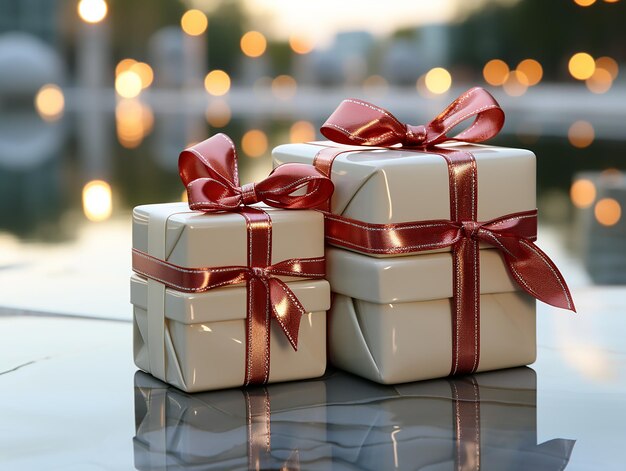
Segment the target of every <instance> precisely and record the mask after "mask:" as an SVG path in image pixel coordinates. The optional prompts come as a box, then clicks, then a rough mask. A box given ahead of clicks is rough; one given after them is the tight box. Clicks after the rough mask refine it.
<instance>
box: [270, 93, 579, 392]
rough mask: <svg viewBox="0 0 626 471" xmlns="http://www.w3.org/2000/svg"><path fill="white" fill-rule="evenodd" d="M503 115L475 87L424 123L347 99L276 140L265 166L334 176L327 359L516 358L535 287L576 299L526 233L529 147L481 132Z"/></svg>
mask: <svg viewBox="0 0 626 471" xmlns="http://www.w3.org/2000/svg"><path fill="white" fill-rule="evenodd" d="M470 118H474V122H473V123H472V124H471V125H470V126H469V128H467V129H466V130H465V131H463V132H462V133H461V134H459V135H457V136H455V137H454V138H453V139H452V138H450V137H448V136H447V134H446V133H448V132H449V131H450V129H452V128H455V127H456V126H458V125H459V124H460V123H461V122H463V121H464V120H466V119H470ZM503 122H504V114H503V112H502V110H501V109H500V107H499V106H498V104H497V103H496V102H495V100H494V99H493V97H491V95H489V94H488V93H487V92H486V91H484V90H482V89H472V90H470V91H468V92H467V93H465V94H464V95H463V96H461V97H459V98H458V99H457V100H455V102H453V103H452V104H451V105H450V106H449V107H448V108H447V109H446V110H444V112H442V113H441V114H440V115H439V116H438V117H437V118H435V120H433V121H432V122H431V123H429V124H428V125H426V126H412V125H405V124H402V123H401V122H400V121H398V120H397V119H396V118H395V117H394V116H393V115H391V113H389V112H388V111H386V110H383V109H382V108H379V107H377V106H375V105H372V104H370V103H366V102H362V101H359V100H352V99H350V100H345V101H344V102H343V103H342V104H341V105H340V106H339V108H338V109H337V110H336V111H335V112H334V113H333V114H332V115H331V117H330V118H329V119H328V120H327V121H326V123H325V124H324V125H323V126H322V133H323V134H324V135H325V136H326V137H328V138H330V139H332V141H321V142H312V143H303V144H288V145H281V146H278V147H277V148H275V149H274V151H273V158H274V164H275V165H280V164H284V163H286V162H299V163H309V164H313V165H315V166H316V167H317V168H318V169H319V170H320V171H322V172H323V173H325V174H326V175H328V176H329V177H330V178H331V179H332V181H333V183H334V185H335V192H334V194H333V197H332V200H331V201H330V204H324V205H321V206H320V207H319V208H318V209H321V210H322V211H324V213H325V228H326V242H327V244H328V245H329V246H331V247H329V248H328V250H327V263H328V280H329V282H330V284H331V289H332V291H333V292H334V293H336V296H334V297H333V305H332V308H331V313H330V320H329V323H330V325H329V346H330V352H329V356H330V359H331V361H332V362H333V363H334V364H336V365H337V366H340V367H341V368H343V369H346V370H348V371H350V372H353V373H355V374H359V375H362V376H365V377H367V378H369V379H372V380H374V381H377V382H380V383H398V382H405V381H415V380H423V379H431V378H437V377H442V376H447V375H449V374H461V373H473V372H476V371H487V370H492V369H498V368H507V367H513V366H522V365H527V364H529V363H532V362H533V361H534V360H535V306H534V298H538V299H541V300H543V301H546V302H548V303H550V304H553V305H556V306H559V307H565V308H568V309H572V310H573V309H574V305H573V302H572V300H571V295H570V293H569V291H568V289H567V286H566V284H565V281H564V280H563V278H562V276H561V275H560V273H559V272H558V270H557V269H556V267H555V266H554V264H553V263H552V262H551V261H550V260H549V258H548V257H547V256H546V255H545V254H544V253H543V252H542V251H541V250H540V249H539V248H538V247H537V246H536V245H535V244H534V241H535V239H536V224H537V213H536V209H535V208H536V201H535V156H534V154H533V153H532V152H531V151H528V150H522V149H512V148H502V147H493V146H486V145H481V144H479V142H482V141H483V140H485V139H488V138H489V137H492V136H494V135H495V134H497V132H498V131H499V130H500V128H501V127H502V124H503ZM450 139H452V142H445V141H448V140H450Z"/></svg>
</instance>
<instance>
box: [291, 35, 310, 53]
mask: <svg viewBox="0 0 626 471" xmlns="http://www.w3.org/2000/svg"><path fill="white" fill-rule="evenodd" d="M314 46H315V44H314V43H313V41H312V40H311V39H309V38H306V37H304V36H299V35H297V34H292V35H291V36H289V47H291V50H292V51H293V52H295V53H296V54H308V53H309V52H311V51H312V50H313V47H314Z"/></svg>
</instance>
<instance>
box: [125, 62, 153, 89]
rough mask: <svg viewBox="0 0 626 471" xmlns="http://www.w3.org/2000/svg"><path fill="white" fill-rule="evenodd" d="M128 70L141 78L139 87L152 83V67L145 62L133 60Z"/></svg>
mask: <svg viewBox="0 0 626 471" xmlns="http://www.w3.org/2000/svg"><path fill="white" fill-rule="evenodd" d="M129 70H130V71H132V72H135V73H136V74H137V75H138V76H139V79H140V80H141V88H148V87H149V86H150V85H152V81H153V80H154V72H153V71H152V67H150V66H149V65H148V64H146V63H145V62H135V63H134V64H132V65H131V66H130V68H129Z"/></svg>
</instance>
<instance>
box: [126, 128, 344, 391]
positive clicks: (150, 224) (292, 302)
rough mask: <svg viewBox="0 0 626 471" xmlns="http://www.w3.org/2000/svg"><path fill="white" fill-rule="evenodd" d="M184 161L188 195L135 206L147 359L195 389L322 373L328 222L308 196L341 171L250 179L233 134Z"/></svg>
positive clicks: (134, 290) (286, 171)
mask: <svg viewBox="0 0 626 471" xmlns="http://www.w3.org/2000/svg"><path fill="white" fill-rule="evenodd" d="M179 170H180V175H181V178H182V180H183V183H184V184H185V185H186V187H187V194H188V199H189V202H188V204H187V203H168V204H153V205H145V206H138V207H136V208H135V209H134V211H133V251H132V252H133V253H132V263H133V271H134V272H135V274H134V275H133V276H132V278H131V302H132V304H133V306H134V316H133V318H134V358H135V364H136V365H137V366H138V367H139V368H140V369H142V370H144V371H146V372H149V373H151V374H152V375H153V376H155V377H157V378H159V379H161V380H163V381H165V382H167V383H170V384H172V385H175V386H176V387H178V388H180V389H182V390H184V391H188V392H195V391H203V390H211V389H220V388H228V387H234V386H242V385H245V386H247V385H250V384H265V383H269V382H277V381H288V380H297V379H304V378H312V377H318V376H320V375H322V374H323V373H324V371H325V369H326V336H325V332H326V310H327V309H328V307H329V303H330V289H329V285H328V282H327V281H325V280H324V276H325V260H324V222H323V216H322V214H320V213H319V212H317V211H312V210H307V209H305V208H307V207H310V206H315V205H317V204H319V203H320V202H322V201H324V200H325V199H327V198H328V196H330V193H331V192H332V183H331V182H330V180H328V179H327V178H326V177H324V176H322V175H321V174H320V173H319V172H318V171H317V170H315V169H314V168H313V167H311V166H306V165H298V164H291V165H288V166H283V167H282V168H280V169H278V170H275V171H274V172H272V174H271V175H270V176H269V177H268V178H266V179H265V180H263V181H261V182H259V183H251V184H246V185H243V186H239V180H238V172H237V161H236V154H235V147H234V145H233V143H232V141H231V140H230V139H229V138H228V137H227V136H225V135H223V134H218V135H215V136H213V137H212V138H210V139H207V140H206V141H203V142H201V143H199V144H196V145H194V146H192V147H190V148H189V149H186V150H185V151H183V153H181V155H180V158H179ZM261 203H267V204H269V205H271V206H267V205H264V204H261ZM283 208H287V209H283ZM291 208H293V209H300V210H299V211H291V210H288V209H291Z"/></svg>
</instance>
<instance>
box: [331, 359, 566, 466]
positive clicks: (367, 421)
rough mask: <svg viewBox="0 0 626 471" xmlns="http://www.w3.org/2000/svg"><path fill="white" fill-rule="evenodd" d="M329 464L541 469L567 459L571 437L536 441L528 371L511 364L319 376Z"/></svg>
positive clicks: (533, 391) (533, 390)
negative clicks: (391, 377)
mask: <svg viewBox="0 0 626 471" xmlns="http://www.w3.org/2000/svg"><path fill="white" fill-rule="evenodd" d="M326 398H327V412H326V414H327V417H328V418H327V420H328V424H329V425H328V440H329V442H331V443H333V444H335V445H336V446H334V447H333V462H334V463H342V464H343V466H337V468H333V469H346V470H348V469H361V470H372V471H374V470H375V471H378V470H382V469H433V470H463V471H470V470H476V471H478V470H480V469H488V470H491V469H496V470H518V469H519V470H522V469H529V470H530V469H532V470H542V471H549V470H553V471H557V470H562V469H564V468H565V467H566V466H567V463H568V461H569V458H570V455H571V453H572V449H573V447H574V444H575V442H574V441H573V440H567V439H562V438H556V439H552V440H549V441H547V442H544V443H537V410H536V408H537V388H536V376H535V372H534V371H533V370H531V369H530V368H515V369H509V370H502V371H497V372H489V373H481V374H477V375H468V376H463V377H458V378H450V379H439V380H431V381H422V382H417V383H409V384H402V385H397V386H383V385H378V384H373V383H371V382H366V381H364V380H362V379H359V378H357V377H354V376H351V375H347V374H342V373H337V374H335V375H332V376H331V377H329V378H328V379H327V381H326Z"/></svg>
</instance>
